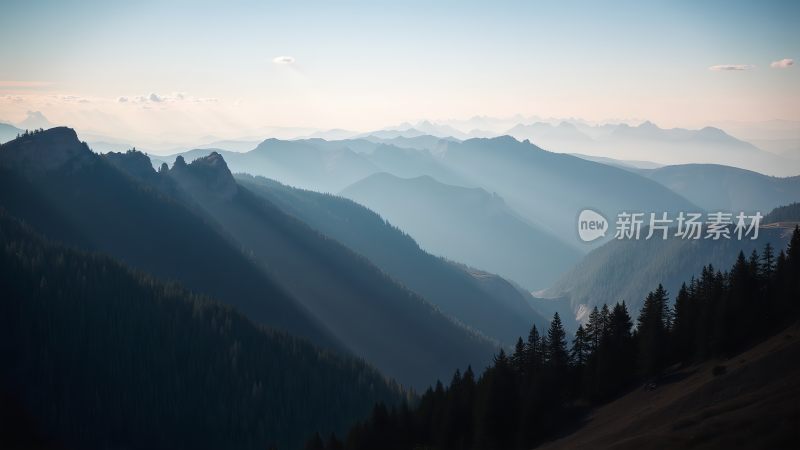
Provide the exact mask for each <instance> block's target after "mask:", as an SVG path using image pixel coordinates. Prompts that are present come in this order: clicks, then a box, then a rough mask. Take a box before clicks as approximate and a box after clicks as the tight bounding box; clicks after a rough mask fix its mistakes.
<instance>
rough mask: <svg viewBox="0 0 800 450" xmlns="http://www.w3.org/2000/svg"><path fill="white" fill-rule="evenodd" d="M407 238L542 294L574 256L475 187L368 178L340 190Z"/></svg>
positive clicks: (391, 177)
mask: <svg viewBox="0 0 800 450" xmlns="http://www.w3.org/2000/svg"><path fill="white" fill-rule="evenodd" d="M342 195H343V196H344V197H347V198H350V199H352V200H355V201H356V202H358V203H360V204H362V205H364V206H366V207H368V208H370V209H372V210H373V211H376V212H378V213H379V214H381V215H382V216H383V217H384V218H385V219H386V220H388V221H389V222H391V223H392V224H394V225H396V226H398V227H400V229H402V230H405V231H406V232H407V233H409V234H411V236H413V237H414V238H415V239H416V240H417V241H418V242H419V243H420V245H421V246H422V248H424V249H425V250H427V251H429V252H431V253H433V254H436V255H442V256H445V257H447V258H450V259H452V260H455V261H460V262H463V263H466V264H468V265H472V266H475V267H480V268H483V269H485V270H488V271H490V272H494V273H497V274H499V275H502V276H505V277H508V278H510V279H512V280H515V281H517V282H518V283H520V284H522V285H523V286H524V287H525V288H527V289H528V290H532V291H533V290H537V289H542V288H544V287H546V286H548V285H549V284H550V283H551V282H552V281H554V280H555V278H556V277H557V276H558V275H559V274H560V273H562V272H563V271H564V270H566V269H567V268H568V267H569V266H570V265H571V264H572V263H573V262H574V261H577V260H578V258H579V256H580V253H579V251H578V250H576V249H575V248H573V247H570V246H568V245H566V244H564V243H563V242H561V241H560V240H559V239H558V238H557V237H556V236H555V235H553V234H551V233H550V232H548V231H547V230H546V229H544V228H542V227H541V226H539V225H534V224H531V223H529V222H528V221H526V220H525V219H523V218H521V217H520V216H518V215H517V213H515V212H514V211H513V210H512V209H511V208H509V207H508V206H507V205H506V204H505V202H504V201H503V199H502V198H500V197H499V196H497V195H496V194H495V195H493V194H490V193H489V192H486V191H485V190H483V189H481V188H463V187H457V186H451V185H446V184H443V183H440V182H438V181H436V180H435V179H434V178H432V177H430V176H428V175H422V176H419V177H416V178H399V177H396V176H394V175H391V174H387V173H378V174H375V175H371V176H369V177H367V178H365V179H363V180H361V181H359V182H357V183H355V184H352V185H350V186H349V187H347V188H346V189H344V190H343V191H342Z"/></svg>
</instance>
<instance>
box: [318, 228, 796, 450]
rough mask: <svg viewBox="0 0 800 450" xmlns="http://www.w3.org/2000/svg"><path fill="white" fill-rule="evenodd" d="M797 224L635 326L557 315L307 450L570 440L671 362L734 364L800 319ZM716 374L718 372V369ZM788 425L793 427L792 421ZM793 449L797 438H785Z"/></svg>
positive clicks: (653, 304)
mask: <svg viewBox="0 0 800 450" xmlns="http://www.w3.org/2000/svg"><path fill="white" fill-rule="evenodd" d="M798 299H800V228H795V230H794V232H793V234H792V237H791V241H790V243H789V245H788V247H787V249H786V251H784V250H780V251H778V252H777V254H776V251H775V249H774V248H772V246H771V245H769V244H767V246H766V247H765V248H764V249H763V251H762V252H761V253H760V254H759V253H757V252H753V253H752V254H751V255H749V256H745V255H744V254H743V253H740V254H739V257H738V259H737V260H736V263H735V264H734V265H733V266H732V267H731V268H730V269H729V270H727V271H724V272H723V271H721V270H719V269H716V268H714V267H712V266H710V265H709V266H706V267H705V268H704V269H703V272H702V274H700V276H699V277H697V278H692V279H691V280H688V281H687V282H686V283H684V285H683V286H682V287H681V289H680V291H679V292H678V293H677V295H676V296H675V299H674V302H672V301H670V294H669V293H668V292H667V291H666V290H665V289H664V288H663V287H662V286H661V285H659V286H658V287H657V288H656V289H655V290H653V291H652V292H651V293H650V294H648V296H647V298H646V299H645V302H644V306H643V308H642V310H641V313H640V314H639V317H638V318H637V319H636V320H635V322H634V320H633V319H632V318H631V316H630V314H629V312H628V309H627V307H626V305H625V303H624V302H622V303H617V304H615V305H613V306H609V305H603V307H602V308H599V309H598V308H597V307H595V308H594V309H593V310H592V312H591V313H590V315H589V318H588V321H587V322H586V325H585V326H583V325H580V326H579V327H578V329H577V331H576V333H575V336H574V338H573V339H569V338H568V337H567V334H566V333H565V331H564V327H563V325H562V322H561V319H560V317H559V316H558V313H556V314H555V315H554V317H553V320H552V321H551V322H550V326H549V328H548V329H546V330H538V329H537V328H536V327H535V326H534V327H533V328H532V329H531V331H530V334H529V335H528V336H527V339H524V340H523V338H521V337H520V339H519V340H518V341H517V344H516V346H515V348H514V351H513V352H511V353H510V354H507V353H506V352H505V351H503V350H502V349H501V350H500V352H499V353H498V354H497V355H496V356H495V358H494V362H493V364H492V365H491V366H490V367H488V368H487V369H486V370H485V371H484V372H483V374H482V375H480V376H477V377H476V375H475V373H474V372H473V369H472V368H471V367H467V368H466V369H465V370H464V371H463V372H461V371H460V370H457V371H456V372H455V373H454V374H453V378H452V379H451V380H450V381H449V383H448V384H447V385H446V386H445V385H443V384H442V383H441V382H437V383H436V385H435V387H433V388H431V389H428V390H427V391H426V392H425V393H424V394H423V395H422V396H421V398H420V400H419V403H418V404H417V405H416V406H415V407H409V406H408V404H406V403H403V404H401V405H399V406H394V407H393V406H390V405H386V404H378V405H376V406H375V407H374V408H373V410H372V414H371V416H370V417H369V419H367V420H365V421H363V422H361V423H359V424H358V425H356V426H354V427H353V428H352V429H351V430H350V431H349V432H348V433H347V434H346V435H345V437H344V438H343V439H341V440H340V439H339V438H337V437H336V436H329V437H328V440H327V441H326V440H325V439H323V438H322V437H321V435H320V434H319V433H317V434H315V435H313V436H312V437H311V438H310V439H309V441H308V442H307V444H306V449H309V450H310V449H315V450H316V449H339V448H347V449H375V448H382V449H416V448H430V449H472V448H475V449H524V448H533V447H535V446H536V445H537V444H540V443H542V442H543V441H544V440H546V439H549V438H553V437H554V436H557V435H558V434H559V433H564V432H565V431H567V430H569V429H570V427H572V426H574V424H575V423H577V422H578V421H579V418H580V417H581V415H582V414H583V413H585V410H586V409H588V408H590V407H592V406H593V405H600V404H602V403H604V402H607V401H608V400H610V399H613V398H614V397H615V396H618V395H620V394H622V393H624V392H625V391H626V390H630V389H631V388H633V387H638V386H642V385H644V389H655V388H656V387H657V386H658V383H659V380H660V377H662V376H663V375H664V373H665V371H666V369H667V368H668V367H670V366H675V365H678V366H688V365H691V364H693V363H697V362H701V361H704V360H707V359H709V358H713V357H722V358H724V357H730V356H733V355H735V354H737V353H738V352H740V351H742V350H744V349H745V348H747V347H748V346H751V345H753V344H754V343H757V342H759V341H760V340H763V339H764V338H766V337H768V336H770V335H772V334H773V333H775V332H777V331H780V330H781V329H783V328H784V327H786V326H788V325H791V324H792V323H793V322H795V321H796V320H797V319H798V313H799V312H800V303H798ZM714 371H715V372H723V371H724V366H718V367H715V369H714ZM790 426H791V425H790ZM782 444H783V445H785V446H786V447H783V448H790V447H791V446H793V445H794V443H793V442H792V441H788V440H787V441H784V442H782Z"/></svg>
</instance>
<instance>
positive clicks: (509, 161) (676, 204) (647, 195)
mask: <svg viewBox="0 0 800 450" xmlns="http://www.w3.org/2000/svg"><path fill="white" fill-rule="evenodd" d="M444 162H445V164H446V165H447V166H448V167H450V168H452V169H454V170H456V171H458V172H459V173H461V174H462V175H464V176H466V177H468V178H469V179H472V180H474V181H475V182H477V183H478V184H479V185H480V186H482V187H483V188H484V189H486V190H488V191H490V192H496V193H497V194H499V195H500V196H501V197H503V199H504V200H505V201H506V202H508V204H509V205H510V206H511V207H512V208H513V209H514V210H516V211H518V212H519V213H520V214H521V215H522V216H523V217H525V219H527V220H528V221H530V222H532V223H536V224H540V225H543V226H545V227H546V228H547V229H548V230H549V231H551V232H552V233H553V234H555V235H556V236H558V237H559V238H560V239H561V240H562V241H563V242H566V243H568V244H569V245H573V246H575V247H576V248H579V249H587V248H590V246H588V245H584V244H582V243H580V241H579V240H578V236H577V223H576V220H577V219H576V218H577V216H578V214H579V212H580V211H581V210H583V209H585V208H591V209H593V210H595V211H598V212H601V213H602V214H603V215H604V216H605V217H606V218H607V219H608V220H609V221H611V222H612V223H613V221H614V220H615V218H616V216H617V214H618V213H620V212H622V211H628V212H631V211H647V212H662V211H666V212H677V211H694V210H697V209H698V207H697V206H694V205H693V204H692V203H690V202H689V201H688V200H686V199H685V198H683V197H681V196H680V195H678V194H675V193H674V192H672V191H670V190H669V189H667V188H665V187H664V186H662V185H660V184H658V183H656V182H654V181H652V180H648V179H646V178H644V177H642V176H640V175H637V174H635V173H631V172H629V171H626V170H623V169H620V168H617V167H611V166H608V165H605V164H599V163H595V162H592V161H586V160H583V159H580V158H576V157H574V156H570V155H564V154H558V153H551V152H548V151H545V150H542V149H541V148H539V147H537V146H535V145H533V144H531V143H530V142H527V141H526V142H519V141H517V140H515V139H513V138H511V137H508V136H505V137H499V138H494V139H470V140H467V141H464V142H461V143H454V142H451V143H448V149H447V152H446V153H445V154H444ZM609 237H610V236H609Z"/></svg>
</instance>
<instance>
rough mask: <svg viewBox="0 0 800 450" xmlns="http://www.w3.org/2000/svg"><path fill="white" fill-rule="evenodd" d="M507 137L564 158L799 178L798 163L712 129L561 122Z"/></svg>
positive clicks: (523, 129) (530, 127)
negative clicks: (694, 166)
mask: <svg viewBox="0 0 800 450" xmlns="http://www.w3.org/2000/svg"><path fill="white" fill-rule="evenodd" d="M507 133H508V134H509V135H511V136H514V137H515V138H517V139H530V140H531V142H533V143H535V144H536V145H538V146H540V147H542V148H545V149H547V150H552V151H557V152H563V153H580V154H585V155H591V156H602V157H609V158H614V159H621V160H634V161H636V160H647V161H653V162H656V163H659V164H664V165H674V164H687V163H692V164H725V165H729V166H734V167H740V168H744V169H748V170H755V171H758V172H761V173H767V174H770V175H782V176H794V175H798V174H800V162H798V161H797V160H791V159H787V158H784V157H781V156H778V155H775V154H773V153H769V152H765V151H762V150H761V149H759V148H757V147H755V146H754V145H753V144H751V143H749V142H745V141H742V140H739V139H736V138H735V137H733V136H731V135H729V134H727V133H726V132H725V131H723V130H721V129H719V128H714V127H705V128H702V129H697V130H689V129H683V128H672V129H664V128H660V127H658V126H657V125H656V124H654V123H652V122H650V121H645V122H643V123H641V124H640V125H637V126H630V125H627V124H624V123H623V124H607V125H600V126H589V125H586V124H573V123H570V122H562V123H561V124H560V125H558V126H553V125H550V124H547V123H534V124H530V125H522V124H520V125H517V126H515V127H513V128H511V129H510V130H508V132H507Z"/></svg>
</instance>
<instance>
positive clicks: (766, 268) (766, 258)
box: [760, 242, 775, 280]
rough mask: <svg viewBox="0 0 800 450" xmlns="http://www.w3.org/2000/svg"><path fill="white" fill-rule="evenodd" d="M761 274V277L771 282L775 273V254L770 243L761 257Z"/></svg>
mask: <svg viewBox="0 0 800 450" xmlns="http://www.w3.org/2000/svg"><path fill="white" fill-rule="evenodd" d="M760 272H761V273H760V274H761V277H762V278H764V279H765V280H771V279H772V274H773V273H774V272H775V252H774V250H773V249H772V245H771V244H770V243H769V242H767V244H766V245H765V246H764V253H763V254H762V255H761V270H760Z"/></svg>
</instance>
